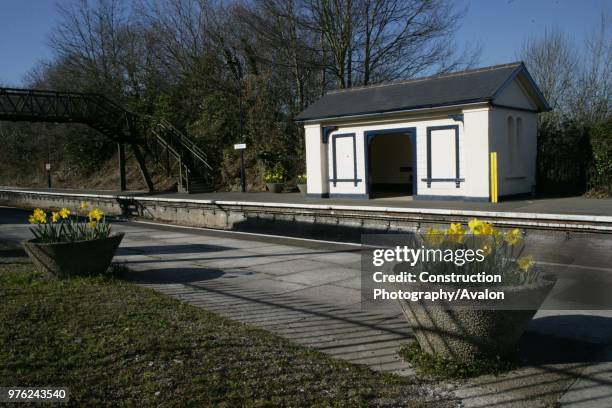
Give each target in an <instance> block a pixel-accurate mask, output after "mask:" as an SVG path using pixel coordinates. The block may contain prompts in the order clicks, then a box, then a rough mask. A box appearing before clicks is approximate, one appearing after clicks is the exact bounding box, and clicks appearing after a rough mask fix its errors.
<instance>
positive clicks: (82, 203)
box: [81, 201, 89, 210]
mask: <svg viewBox="0 0 612 408" xmlns="http://www.w3.org/2000/svg"><path fill="white" fill-rule="evenodd" d="M88 208H89V204H88V203H87V202H86V201H81V210H86V209H88Z"/></svg>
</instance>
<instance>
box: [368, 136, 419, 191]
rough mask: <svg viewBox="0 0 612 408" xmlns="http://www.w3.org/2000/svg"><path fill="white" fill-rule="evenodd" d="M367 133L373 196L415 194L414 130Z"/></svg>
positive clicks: (369, 183)
mask: <svg viewBox="0 0 612 408" xmlns="http://www.w3.org/2000/svg"><path fill="white" fill-rule="evenodd" d="M367 133H368V134H367V147H366V153H367V157H368V158H367V162H368V166H367V169H368V172H367V174H368V178H367V188H368V194H369V196H370V198H383V197H400V196H412V195H414V194H415V188H414V185H415V180H416V174H415V172H416V163H415V159H414V157H415V154H414V153H415V146H414V144H415V138H414V135H415V132H414V129H412V128H410V129H393V130H385V131H379V132H367Z"/></svg>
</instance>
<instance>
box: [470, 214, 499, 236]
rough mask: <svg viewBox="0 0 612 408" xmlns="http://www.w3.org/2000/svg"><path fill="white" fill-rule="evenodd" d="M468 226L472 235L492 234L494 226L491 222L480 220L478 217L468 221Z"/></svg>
mask: <svg viewBox="0 0 612 408" xmlns="http://www.w3.org/2000/svg"><path fill="white" fill-rule="evenodd" d="M468 227H469V228H470V231H471V232H472V234H474V235H492V234H493V232H494V228H493V225H492V224H489V223H488V222H484V221H480V220H479V219H476V218H472V219H471V220H470V222H468Z"/></svg>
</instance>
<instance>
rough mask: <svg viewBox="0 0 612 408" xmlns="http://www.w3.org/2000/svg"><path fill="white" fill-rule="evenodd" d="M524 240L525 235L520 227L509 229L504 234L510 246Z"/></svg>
mask: <svg viewBox="0 0 612 408" xmlns="http://www.w3.org/2000/svg"><path fill="white" fill-rule="evenodd" d="M522 240H523V236H522V235H521V230H519V229H518V228H514V229H513V230H511V231H508V232H507V233H506V234H505V235H504V241H506V242H507V243H508V244H509V245H510V246H515V245H517V244H519V243H520V242H521V241H522Z"/></svg>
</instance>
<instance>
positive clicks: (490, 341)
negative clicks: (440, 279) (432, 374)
mask: <svg viewBox="0 0 612 408" xmlns="http://www.w3.org/2000/svg"><path fill="white" fill-rule="evenodd" d="M554 284H555V278H554V277H549V276H545V277H542V278H538V280H537V281H536V282H534V283H531V284H528V285H521V286H513V287H498V288H496V289H497V290H503V291H504V293H505V294H506V295H509V296H513V297H514V299H515V301H516V302H517V303H518V302H524V304H530V305H532V306H533V308H530V309H516V310H504V309H495V308H494V307H492V308H491V309H486V308H483V305H482V304H481V303H480V302H478V301H474V302H473V304H472V305H469V304H467V305H464V308H463V309H460V308H444V307H431V306H428V305H424V304H422V303H417V302H408V301H400V302H401V306H402V312H403V314H404V317H405V318H406V321H407V322H408V323H409V325H410V327H411V328H412V330H413V332H414V336H415V338H416V339H417V341H418V343H419V345H420V346H421V349H422V350H423V351H425V352H427V353H429V354H434V355H437V356H440V357H442V358H446V359H450V360H457V361H463V362H467V361H473V360H476V359H480V358H495V357H497V356H503V355H506V354H508V353H510V352H511V351H513V349H514V347H515V346H516V344H517V343H518V341H519V339H520V337H521V335H522V334H523V332H524V331H525V329H526V328H527V325H528V324H529V322H530V321H531V319H532V317H533V315H534V314H535V313H536V312H537V310H538V307H539V306H540V305H541V304H542V303H543V301H544V299H545V298H546V296H548V294H549V293H550V291H551V290H552V288H553V286H554ZM414 289H415V290H419V289H420V290H427V289H428V288H425V287H421V288H418V289H417V288H416V287H415V288H414ZM453 289H454V288H451V290H453ZM520 298H523V299H520ZM468 303H469V302H468ZM536 304H537V306H536Z"/></svg>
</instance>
